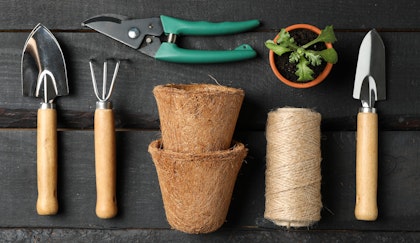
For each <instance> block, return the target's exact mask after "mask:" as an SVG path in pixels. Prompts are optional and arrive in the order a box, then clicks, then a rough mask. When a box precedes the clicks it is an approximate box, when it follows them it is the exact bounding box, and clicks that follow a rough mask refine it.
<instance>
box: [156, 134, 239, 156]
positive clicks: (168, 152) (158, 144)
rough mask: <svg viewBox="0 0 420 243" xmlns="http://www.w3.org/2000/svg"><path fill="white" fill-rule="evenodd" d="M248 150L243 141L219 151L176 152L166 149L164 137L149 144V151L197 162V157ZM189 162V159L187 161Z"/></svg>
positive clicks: (233, 143) (229, 154) (231, 153)
mask: <svg viewBox="0 0 420 243" xmlns="http://www.w3.org/2000/svg"><path fill="white" fill-rule="evenodd" d="M244 150H245V151H246V150H247V149H246V148H245V145H244V144H243V143H241V142H237V141H233V142H232V146H231V147H230V148H229V149H225V150H217V151H206V152H203V153H195V152H192V153H186V152H176V151H172V150H165V149H164V146H163V144H162V139H158V140H155V141H152V142H151V143H150V145H149V152H158V153H164V154H166V155H169V156H171V157H173V158H175V159H176V158H183V159H188V160H189V161H190V162H195V161H196V159H197V158H216V157H220V158H224V157H231V156H232V155H234V154H237V153H240V152H241V151H244ZM186 162H188V161H186Z"/></svg>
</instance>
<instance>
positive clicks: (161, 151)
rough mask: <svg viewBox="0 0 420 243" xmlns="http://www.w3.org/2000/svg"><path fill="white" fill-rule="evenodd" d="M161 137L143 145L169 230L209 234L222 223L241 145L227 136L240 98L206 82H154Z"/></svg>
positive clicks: (240, 159)
mask: <svg viewBox="0 0 420 243" xmlns="http://www.w3.org/2000/svg"><path fill="white" fill-rule="evenodd" d="M153 94H154V96H155V98H156V102H157V106H158V111H159V117H160V126H161V132H162V138H161V139H159V140H156V141H153V142H152V143H151V144H150V145H149V153H150V154H151V155H152V158H153V162H154V164H155V166H156V170H157V174H158V178H159V185H160V189H161V192H162V199H163V204H164V208H165V213H166V218H167V220H168V222H169V224H170V225H171V227H173V228H174V229H177V230H180V231H183V232H186V233H191V234H200V233H209V232H213V231H216V230H217V229H218V228H220V227H221V226H222V224H223V223H224V221H225V219H226V215H227V212H228V209H229V205H230V201H231V197H232V192H233V188H234V185H235V181H236V177H237V175H238V171H239V169H240V167H241V164H242V162H243V160H244V158H245V157H246V154H247V149H246V148H245V146H244V145H243V144H242V143H239V142H236V141H233V140H232V137H233V133H234V130H235V126H236V121H237V119H238V116H239V111H240V108H241V105H242V101H243V99H244V91H243V90H240V89H235V88H230V87H225V86H221V85H211V84H168V85H159V86H156V87H155V88H154V90H153Z"/></svg>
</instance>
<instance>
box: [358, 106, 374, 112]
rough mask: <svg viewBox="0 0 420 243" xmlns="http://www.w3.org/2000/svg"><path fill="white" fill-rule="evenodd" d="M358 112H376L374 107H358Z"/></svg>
mask: <svg viewBox="0 0 420 243" xmlns="http://www.w3.org/2000/svg"><path fill="white" fill-rule="evenodd" d="M359 112H361V113H376V109H375V108H374V107H360V109H359Z"/></svg>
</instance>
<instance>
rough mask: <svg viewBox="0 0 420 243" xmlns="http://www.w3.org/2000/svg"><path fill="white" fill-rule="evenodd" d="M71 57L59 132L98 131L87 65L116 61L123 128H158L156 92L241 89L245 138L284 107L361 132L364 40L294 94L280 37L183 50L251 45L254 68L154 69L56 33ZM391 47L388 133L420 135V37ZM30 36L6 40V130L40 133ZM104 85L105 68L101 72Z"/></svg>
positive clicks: (342, 50)
mask: <svg viewBox="0 0 420 243" xmlns="http://www.w3.org/2000/svg"><path fill="white" fill-rule="evenodd" d="M56 35H57V38H58V40H59V42H60V43H61V45H62V48H63V52H64V54H65V58H66V62H67V66H68V71H69V86H70V95H69V96H65V97H59V98H57V103H58V105H57V107H58V110H59V127H62V128H76V129H85V128H92V126H93V120H92V119H91V117H92V116H93V111H94V109H95V102H96V98H95V97H94V93H93V88H92V84H91V78H90V70H89V65H88V61H89V59H91V58H96V59H97V60H98V62H102V61H103V59H104V58H108V57H115V58H121V59H128V61H126V62H124V63H123V64H122V65H121V69H120V72H119V75H118V78H117V82H116V85H115V92H114V94H113V96H112V97H111V100H112V101H113V102H114V107H115V110H116V113H117V127H118V128H155V129H157V128H158V124H159V123H158V119H159V117H158V114H157V107H156V103H155V100H154V97H153V95H152V89H153V87H154V86H155V85H159V84H165V83H214V80H212V79H211V78H210V77H209V76H208V75H212V76H213V77H215V78H216V79H217V80H218V82H219V83H220V84H223V85H227V86H232V87H237V88H242V89H244V90H245V93H246V97H245V100H244V104H243V107H242V111H241V115H240V118H239V121H238V127H239V128H240V129H241V130H248V129H250V130H263V129H264V126H265V120H266V114H267V112H268V111H270V110H271V109H274V108H276V107H283V106H295V107H307V108H314V109H316V110H317V111H319V112H320V113H321V114H322V115H323V119H324V121H325V124H324V126H323V128H324V130H354V128H355V121H356V120H355V115H356V113H357V110H358V108H359V107H360V103H359V102H358V101H357V100H354V99H353V98H352V90H353V80H354V73H355V69H356V60H357V53H358V48H359V45H360V42H361V39H362V38H363V35H364V33H353V32H344V33H337V36H338V39H339V42H338V43H337V45H336V48H337V51H338V53H339V62H338V64H337V65H335V67H334V68H333V71H332V73H331V75H330V77H329V78H328V79H327V80H326V81H325V82H324V83H322V84H320V85H319V86H316V87H314V88H311V89H305V90H301V89H293V88H289V87H287V86H285V85H284V84H282V83H280V82H279V81H278V80H277V79H276V78H275V77H274V75H273V74H272V73H271V70H270V68H269V65H268V52H267V50H266V49H265V47H264V46H263V42H264V41H265V40H266V39H269V38H271V37H272V36H274V35H275V32H267V33H266V32H260V33H247V34H242V35H235V36H226V37H214V38H213V37H212V38H197V37H196V38H185V39H184V40H183V41H182V43H181V45H182V46H185V47H188V48H197V49H229V48H232V47H234V46H238V45H240V44H242V43H249V44H250V45H252V46H253V47H254V48H255V49H256V51H257V52H258V54H259V56H258V57H257V58H255V59H253V60H250V61H245V62H238V63H229V64H223V65H217V64H216V65H183V64H173V63H166V62H160V61H155V60H153V59H152V58H149V57H147V56H144V55H142V54H141V53H139V52H138V51H136V50H133V49H131V48H129V47H126V46H124V45H123V44H121V43H118V42H116V41H113V40H111V39H110V38H108V37H105V36H103V35H101V34H98V33H56ZM381 35H382V36H383V39H384V42H385V45H386V47H387V68H388V69H387V100H386V101H381V102H378V103H377V108H378V112H379V119H380V125H381V129H383V130H400V129H403V130H406V129H412V130H418V129H419V127H420V124H419V122H418V120H419V117H420V114H419V110H420V109H419V107H420V99H418V98H417V97H418V94H419V93H420V87H419V85H418V82H417V81H416V80H417V76H419V75H420V73H419V72H420V69H418V68H417V67H416V65H413V63H416V62H417V56H419V54H420V47H419V45H417V44H416V43H417V40H419V39H420V33H417V32H403V33H400V32H391V33H381ZM26 37H27V34H25V33H0V38H1V39H2V40H3V44H4V46H6V47H7V48H5V49H4V51H3V52H0V75H1V77H2V83H3V88H2V89H1V90H0V108H1V109H0V114H1V118H0V127H12V128H19V127H25V128H28V127H29V128H33V127H35V124H36V122H35V121H36V116H35V113H34V111H35V110H36V109H37V107H38V104H39V100H34V99H32V98H28V97H22V96H21V83H20V55H21V51H22V48H23V44H24V41H25V39H26ZM95 67H96V71H97V75H98V77H97V78H98V79H100V78H101V74H100V73H101V72H100V70H101V66H100V65H99V63H98V64H97V66H95Z"/></svg>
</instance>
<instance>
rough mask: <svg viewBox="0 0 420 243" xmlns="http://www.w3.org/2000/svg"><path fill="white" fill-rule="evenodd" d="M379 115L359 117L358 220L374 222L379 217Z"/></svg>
mask: <svg viewBox="0 0 420 243" xmlns="http://www.w3.org/2000/svg"><path fill="white" fill-rule="evenodd" d="M377 189H378V115H377V114H376V113H362V112H360V113H359V114H358V115H357V148H356V207H355V211H354V214H355V216H356V219H358V220H366V221H374V220H376V218H377V217H378V206H377V202H376V200H377Z"/></svg>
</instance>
